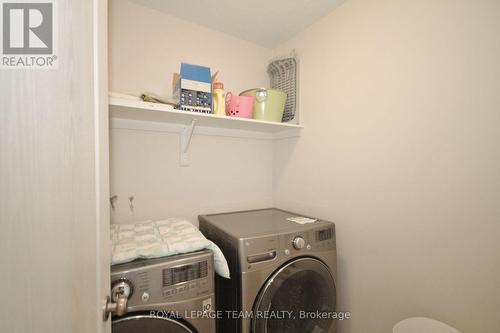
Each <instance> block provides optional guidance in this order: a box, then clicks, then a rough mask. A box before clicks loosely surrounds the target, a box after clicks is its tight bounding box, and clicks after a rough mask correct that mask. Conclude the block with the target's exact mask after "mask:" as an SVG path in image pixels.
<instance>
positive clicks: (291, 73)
mask: <svg viewBox="0 0 500 333" xmlns="http://www.w3.org/2000/svg"><path fill="white" fill-rule="evenodd" d="M267 74H268V75H269V78H270V80H271V88H273V89H279V90H281V91H283V92H285V93H286V95H287V98H286V104H285V112H284V113H283V119H282V121H283V122H288V121H290V120H293V119H294V118H295V112H296V109H297V59H296V57H295V56H294V55H292V56H289V57H285V58H278V59H275V60H272V61H271V62H270V63H269V66H267Z"/></svg>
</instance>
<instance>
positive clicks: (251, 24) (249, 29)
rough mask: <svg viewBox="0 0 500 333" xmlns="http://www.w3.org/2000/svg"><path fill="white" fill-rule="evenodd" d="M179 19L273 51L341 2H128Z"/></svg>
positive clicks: (144, 0) (177, 0) (239, 0)
mask: <svg viewBox="0 0 500 333" xmlns="http://www.w3.org/2000/svg"><path fill="white" fill-rule="evenodd" d="M132 1H133V2H135V3H137V4H140V5H143V6H147V7H150V8H154V9H157V10H160V11H162V12H165V13H168V14H170V15H173V16H176V17H178V18H180V19H183V20H186V21H191V22H194V23H197V24H200V25H202V26H205V27H207V28H210V29H213V30H217V31H221V32H225V33H227V34H230V35H233V36H235V37H238V38H240V39H244V40H248V41H251V42H254V43H256V44H259V45H262V46H265V47H274V46H276V45H278V44H279V43H281V42H284V41H286V40H288V39H290V38H291V37H293V36H294V35H295V34H297V33H298V32H300V31H302V30H304V29H305V28H306V27H308V26H309V25H310V24H312V23H313V22H314V21H316V20H318V19H319V18H321V17H323V16H325V15H326V14H328V13H329V12H331V11H332V10H333V9H335V8H336V7H337V6H338V5H339V4H340V3H341V2H343V1H344V0H251V1H243V0H132Z"/></svg>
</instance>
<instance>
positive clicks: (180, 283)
mask: <svg viewBox="0 0 500 333" xmlns="http://www.w3.org/2000/svg"><path fill="white" fill-rule="evenodd" d="M121 281H127V283H128V284H129V285H130V286H131V288H130V289H131V290H133V292H132V293H131V295H130V299H129V302H128V307H129V308H134V307H140V306H145V305H147V304H157V303H169V302H178V301H183V300H186V299H188V298H194V297H200V296H204V295H209V294H211V293H213V289H214V271H213V258H212V253H211V252H209V251H203V252H199V253H194V254H186V255H177V256H172V257H166V258H159V259H145V260H139V261H135V262H131V263H127V264H122V265H115V266H112V267H111V285H112V286H117V285H118V284H117V283H119V282H121Z"/></svg>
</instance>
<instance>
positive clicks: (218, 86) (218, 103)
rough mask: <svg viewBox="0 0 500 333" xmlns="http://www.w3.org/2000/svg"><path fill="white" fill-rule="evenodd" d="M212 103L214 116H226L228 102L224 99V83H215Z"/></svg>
mask: <svg viewBox="0 0 500 333" xmlns="http://www.w3.org/2000/svg"><path fill="white" fill-rule="evenodd" d="M212 101H213V103H212V105H213V110H214V115H216V116H225V115H226V101H225V99H224V84H222V82H214V85H213V90H212Z"/></svg>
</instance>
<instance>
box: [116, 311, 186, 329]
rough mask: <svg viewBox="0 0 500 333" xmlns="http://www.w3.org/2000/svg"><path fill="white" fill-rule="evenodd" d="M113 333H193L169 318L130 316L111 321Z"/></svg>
mask: <svg viewBox="0 0 500 333" xmlns="http://www.w3.org/2000/svg"><path fill="white" fill-rule="evenodd" d="M111 327H112V328H111V330H112V332H113V333H195V332H194V331H192V330H191V329H190V328H189V327H187V326H186V325H184V324H183V323H181V322H179V321H176V320H173V319H170V318H154V317H150V316H148V315H136V316H134V315H132V316H130V317H124V318H119V319H116V320H113V323H112V326H111Z"/></svg>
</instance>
